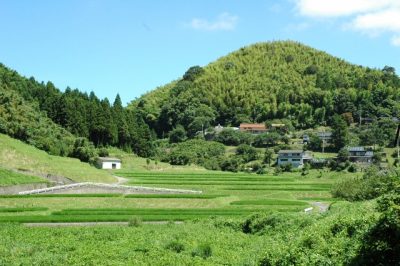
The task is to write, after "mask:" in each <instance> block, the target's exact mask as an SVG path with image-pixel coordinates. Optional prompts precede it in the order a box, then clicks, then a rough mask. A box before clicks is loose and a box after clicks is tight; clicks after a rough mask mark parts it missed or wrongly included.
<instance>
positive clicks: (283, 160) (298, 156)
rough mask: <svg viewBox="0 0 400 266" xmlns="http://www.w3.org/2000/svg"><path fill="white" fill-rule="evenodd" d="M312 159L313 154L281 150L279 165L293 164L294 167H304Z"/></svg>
mask: <svg viewBox="0 0 400 266" xmlns="http://www.w3.org/2000/svg"><path fill="white" fill-rule="evenodd" d="M311 159H312V154H311V153H310V152H308V151H302V150H280V151H279V152H278V160H277V161H278V162H277V163H278V165H284V164H291V165H292V166H293V167H295V168H298V167H303V165H304V164H305V163H307V162H310V161H311Z"/></svg>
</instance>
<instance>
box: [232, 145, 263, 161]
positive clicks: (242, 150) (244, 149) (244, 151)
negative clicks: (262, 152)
mask: <svg viewBox="0 0 400 266" xmlns="http://www.w3.org/2000/svg"><path fill="white" fill-rule="evenodd" d="M236 154H237V155H241V157H242V158H243V160H244V162H246V163H247V162H250V161H254V160H257V157H258V152H257V150H256V149H255V148H254V147H251V146H250V145H247V144H241V145H239V146H238V147H237V149H236Z"/></svg>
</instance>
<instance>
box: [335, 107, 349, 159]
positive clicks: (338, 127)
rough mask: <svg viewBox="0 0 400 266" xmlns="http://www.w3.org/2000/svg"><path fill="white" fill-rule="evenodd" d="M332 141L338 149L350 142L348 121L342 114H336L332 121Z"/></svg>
mask: <svg viewBox="0 0 400 266" xmlns="http://www.w3.org/2000/svg"><path fill="white" fill-rule="evenodd" d="M332 143H333V146H334V147H335V149H336V150H337V151H338V150H340V149H341V148H343V147H345V146H346V145H347V144H348V143H349V132H348V128H347V123H346V121H345V120H344V119H343V117H341V116H340V115H337V114H336V115H334V116H333V121H332Z"/></svg>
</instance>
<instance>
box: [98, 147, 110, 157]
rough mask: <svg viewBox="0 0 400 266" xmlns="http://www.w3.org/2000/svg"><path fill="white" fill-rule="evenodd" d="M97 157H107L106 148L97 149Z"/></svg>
mask: <svg viewBox="0 0 400 266" xmlns="http://www.w3.org/2000/svg"><path fill="white" fill-rule="evenodd" d="M99 156H100V157H107V156H109V153H108V150H107V148H100V149H99Z"/></svg>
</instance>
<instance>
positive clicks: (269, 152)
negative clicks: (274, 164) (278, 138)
mask: <svg viewBox="0 0 400 266" xmlns="http://www.w3.org/2000/svg"><path fill="white" fill-rule="evenodd" d="M273 156H274V151H273V150H271V149H265V153H264V163H266V164H267V165H268V166H269V165H271V161H272V159H273Z"/></svg>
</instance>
